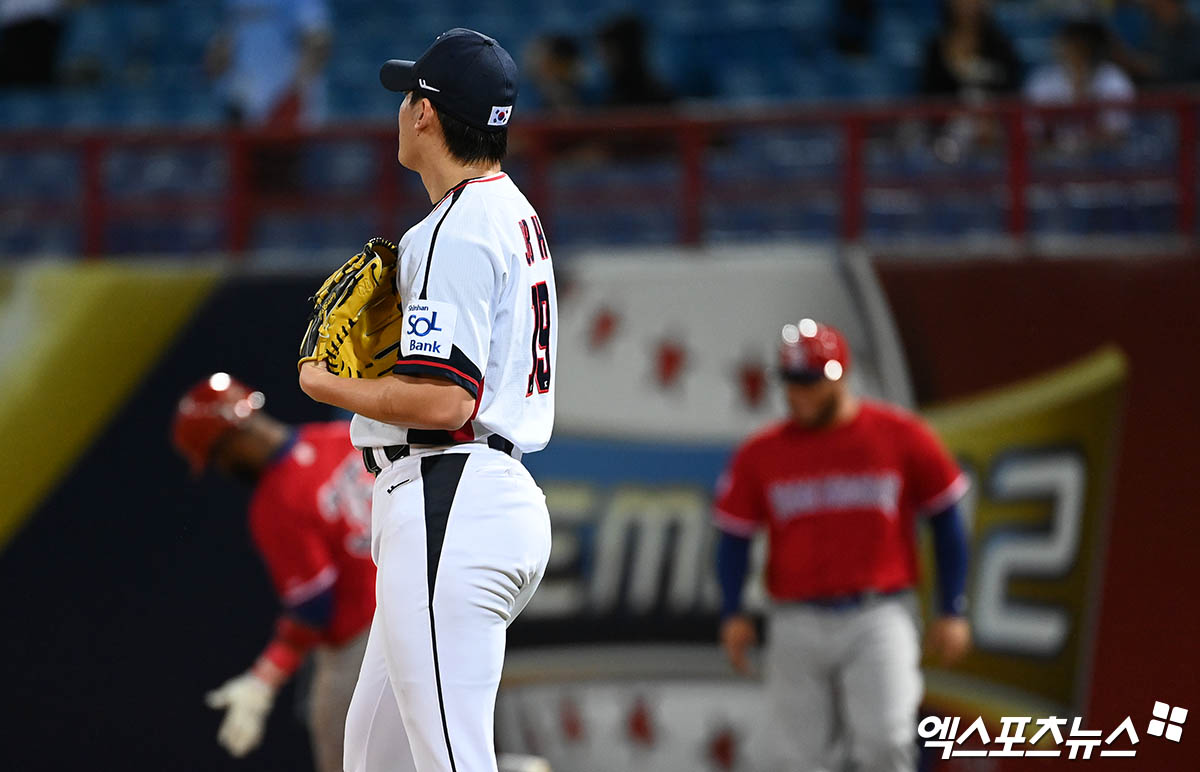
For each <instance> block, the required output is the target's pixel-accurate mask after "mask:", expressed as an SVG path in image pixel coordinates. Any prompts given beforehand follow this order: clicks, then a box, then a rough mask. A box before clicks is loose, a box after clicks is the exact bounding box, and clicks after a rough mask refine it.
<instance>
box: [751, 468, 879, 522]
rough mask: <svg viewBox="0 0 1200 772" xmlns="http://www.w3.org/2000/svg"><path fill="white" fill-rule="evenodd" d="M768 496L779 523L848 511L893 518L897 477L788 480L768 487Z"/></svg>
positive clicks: (836, 476) (849, 475) (875, 476)
mask: <svg viewBox="0 0 1200 772" xmlns="http://www.w3.org/2000/svg"><path fill="white" fill-rule="evenodd" d="M767 496H768V497H769V499H770V501H771V508H772V510H773V511H774V514H775V517H776V518H778V519H779V520H790V519H791V518H794V517H802V516H805V515H819V514H824V513H826V512H836V511H839V510H847V509H874V510H878V511H880V512H882V513H883V514H884V515H887V516H888V517H895V516H896V512H897V511H898V509H899V503H900V476H899V475H898V474H896V473H895V472H881V473H877V474H847V475H829V476H826V477H813V478H809V479H805V480H788V481H787V482H778V483H773V484H771V485H770V486H768V488H767Z"/></svg>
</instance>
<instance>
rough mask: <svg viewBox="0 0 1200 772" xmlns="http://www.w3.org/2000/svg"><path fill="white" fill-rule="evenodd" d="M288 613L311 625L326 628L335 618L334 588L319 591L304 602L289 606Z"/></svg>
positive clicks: (319, 628) (321, 628)
mask: <svg viewBox="0 0 1200 772" xmlns="http://www.w3.org/2000/svg"><path fill="white" fill-rule="evenodd" d="M287 613H288V614H289V615H291V616H293V617H295V618H296V619H297V620H299V621H301V622H303V623H304V624H306V625H309V626H310V627H315V628H316V629H318V630H324V629H325V628H327V627H329V622H330V621H331V620H332V619H333V588H332V587H330V588H328V589H326V590H324V591H322V592H319V593H317V594H316V595H314V596H312V597H311V598H309V599H308V600H306V601H304V602H303V603H298V604H296V605H295V606H288V609H287Z"/></svg>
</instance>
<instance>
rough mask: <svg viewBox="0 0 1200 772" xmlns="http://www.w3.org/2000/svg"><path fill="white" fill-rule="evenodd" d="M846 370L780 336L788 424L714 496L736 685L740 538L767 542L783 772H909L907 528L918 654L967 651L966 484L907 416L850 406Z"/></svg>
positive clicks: (751, 632) (749, 451) (831, 355)
mask: <svg viewBox="0 0 1200 772" xmlns="http://www.w3.org/2000/svg"><path fill="white" fill-rule="evenodd" d="M849 365H850V356H849V349H848V347H847V346H846V342H845V339H844V338H843V337H842V335H841V333H839V332H838V331H837V330H836V329H834V328H832V327H829V326H827V325H822V324H817V323H816V322H814V321H813V320H811V319H804V320H802V321H801V322H800V323H799V324H789V325H787V326H785V327H784V328H783V341H782V344H781V346H780V375H781V377H782V379H783V380H784V382H785V384H786V389H787V403H788V408H789V412H790V417H789V418H788V419H787V420H784V421H781V422H778V423H776V424H773V425H771V426H768V427H766V428H765V429H763V430H762V431H760V432H758V433H757V434H755V435H754V436H752V437H751V438H750V439H749V440H747V441H746V442H745V443H744V444H743V445H742V446H741V447H740V448H738V450H737V452H736V454H735V455H734V457H733V460H732V461H731V463H730V466H729V469H728V470H727V472H726V473H725V475H724V476H723V477H722V480H721V482H720V483H719V485H718V491H717V500H716V507H715V519H716V525H717V528H718V529H719V530H720V537H719V540H718V547H717V573H718V577H719V579H720V583H721V590H722V596H723V603H722V624H721V644H722V646H723V647H724V649H725V651H726V653H727V654H728V656H729V659H730V661H731V662H732V663H733V665H734V667H735V668H736V669H738V670H739V671H741V672H746V671H747V669H748V668H747V662H746V652H747V648H748V647H750V646H751V645H753V644H754V643H755V642H756V634H755V628H754V625H753V623H752V622H751V620H750V619H749V618H748V617H747V616H745V615H744V614H743V613H742V612H741V595H742V586H743V583H744V581H745V577H746V570H747V565H748V554H749V547H750V537H751V536H752V535H753V534H754V532H755V531H756V530H758V529H760V528H765V529H766V531H767V536H768V553H767V566H766V586H767V590H768V593H769V594H770V596H771V599H772V601H773V604H772V610H771V612H770V631H771V645H770V647H769V649H768V651H767V656H766V684H767V694H768V699H769V700H770V702H771V715H772V716H773V717H774V719H773V720H774V721H776V722H777V727H776V730H777V732H778V735H777V737H776V738H775V742H774V749H773V754H772V755H774V756H775V757H776V762H777V764H778V766H777V768H778V769H779V770H787V771H788V772H813V771H815V770H827V769H830V768H833V767H836V766H837V761H836V760H835V759H834V758H832V757H833V755H834V749H835V748H842V749H844V752H845V753H846V754H848V756H849V760H850V761H851V762H853V764H854V765H855V767H854V768H855V769H858V770H864V771H865V770H872V771H874V770H896V771H901V770H912V769H913V765H914V763H915V748H916V746H915V735H916V724H917V707H918V704H919V703H920V700H921V692H922V679H921V673H920V669H919V662H920V658H921V652H920V645H919V642H918V633H917V622H916V616H915V607H916V604H915V602H914V599H913V596H912V587H913V585H914V584H915V583H916V581H917V579H918V563H917V542H916V538H917V534H916V523H917V521H918V520H921V519H928V520H929V522H930V523H931V525H932V527H933V535H934V543H935V548H936V557H937V573H938V577H937V578H938V589H939V596H940V598H939V613H938V616H937V618H936V619H935V620H933V621H932V622H931V624H930V626H929V631H928V634H927V637H926V648H927V649H928V650H929V651H930V653H931V654H932V655H933V656H935V657H936V658H938V659H940V660H941V661H942V662H944V663H947V664H949V663H953V662H955V661H957V660H959V659H960V658H961V657H962V656H963V655H964V654H965V653H966V652H967V649H968V648H969V646H970V629H969V627H968V625H967V621H966V618H965V617H964V616H963V614H964V612H965V595H964V587H965V583H966V564H967V546H966V539H965V536H964V533H963V529H962V523H961V517H960V514H959V511H958V506H957V503H958V501H959V499H960V498H961V497H962V496H963V494H964V493H965V492H966V490H967V481H966V478H965V477H964V476H963V474H962V473H961V472H960V471H959V469H958V466H957V465H956V464H955V462H954V460H953V459H952V458H951V457H950V455H949V453H947V451H946V449H945V448H944V447H943V446H942V444H941V442H940V441H939V440H938V439H937V437H936V436H935V435H934V434H933V432H932V431H931V430H930V429H929V427H927V426H926V425H925V424H924V423H923V422H922V421H921V420H920V419H919V418H917V417H916V416H914V415H912V414H911V413H908V412H905V411H903V410H901V409H899V408H897V407H893V406H890V405H885V404H882V403H878V402H872V401H868V400H863V399H859V398H857V397H856V396H854V394H852V393H851V392H850V391H849V389H848V388H847V385H846V374H847V372H848V369H849Z"/></svg>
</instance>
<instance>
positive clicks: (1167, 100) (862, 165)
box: [0, 93, 1200, 256]
mask: <svg viewBox="0 0 1200 772" xmlns="http://www.w3.org/2000/svg"><path fill="white" fill-rule="evenodd" d="M1113 109H1120V110H1122V111H1128V112H1130V113H1158V114H1170V115H1172V116H1173V118H1174V123H1175V126H1176V130H1175V141H1176V143H1177V147H1176V148H1175V149H1174V157H1175V160H1176V163H1175V166H1174V167H1173V168H1172V169H1171V170H1170V171H1169V172H1165V171H1164V170H1162V169H1147V170H1139V169H1136V168H1134V169H1129V170H1122V171H1121V173H1120V174H1119V175H1115V174H1114V173H1112V172H1101V173H1099V174H1097V173H1096V172H1087V171H1082V170H1079V171H1065V172H1055V173H1054V174H1048V173H1044V172H1041V173H1039V172H1036V171H1035V170H1034V168H1033V164H1032V161H1031V159H1032V156H1033V153H1034V147H1033V142H1032V141H1031V138H1030V136H1029V132H1028V127H1029V125H1030V121H1031V120H1034V119H1040V120H1042V121H1045V122H1047V123H1050V122H1053V121H1056V120H1075V121H1084V120H1089V119H1094V118H1095V117H1096V116H1097V115H1099V114H1100V113H1101V112H1102V111H1104V110H1113ZM1198 115H1200V95H1197V94H1191V93H1177V94H1169V95H1167V94H1164V95H1157V96H1150V97H1146V98H1141V99H1139V100H1137V101H1136V102H1131V103H1122V104H1120V105H1116V104H1109V105H1102V104H1090V105H1078V106H1063V107H1033V106H1030V105H1025V104H1021V103H1015V102H1010V103H996V104H993V105H989V106H986V107H977V108H961V107H958V106H956V105H950V104H938V103H914V104H905V105H890V106H870V107H828V106H821V107H812V106H808V107H796V106H790V107H779V108H774V109H760V110H753V111H746V110H733V109H708V108H706V109H705V110H704V111H703V113H702V114H699V113H695V112H690V111H688V110H686V109H685V110H682V111H679V112H671V113H667V112H614V113H589V114H581V115H577V116H572V117H568V118H556V119H544V118H537V117H531V118H529V119H527V120H526V121H525V122H523V123H521V124H519V125H517V126H515V128H514V132H513V149H514V156H515V157H516V158H518V159H520V161H521V162H523V163H524V164H525V165H526V177H525V179H523V180H522V183H523V186H524V187H525V189H526V192H527V193H528V194H529V197H530V199H531V200H532V201H533V203H534V205H535V206H536V207H537V208H538V209H539V210H540V211H541V213H542V219H543V221H547V222H548V221H550V220H551V217H552V211H551V210H552V209H553V207H554V206H555V204H556V197H555V195H554V193H553V191H552V186H551V181H550V172H551V170H552V168H553V165H554V164H555V162H556V158H557V157H558V155H559V154H560V153H561V152H563V149H564V148H567V147H570V146H571V144H572V143H576V142H580V141H588V140H591V141H605V140H612V139H613V138H614V137H619V138H620V139H621V140H637V139H638V138H652V139H653V141H654V142H655V143H656V144H657V146H658V147H659V151H658V152H659V154H660V155H661V154H662V153H664V152H665V153H667V154H670V153H672V152H673V153H675V157H676V162H677V163H678V164H679V169H680V176H679V179H680V185H681V190H679V191H678V198H677V204H676V206H677V208H678V211H677V223H678V226H677V227H678V231H677V240H678V241H679V242H681V243H684V244H696V243H699V242H700V241H701V240H702V238H703V235H704V233H705V221H704V217H705V204H706V201H707V197H708V195H709V192H710V187H711V185H710V181H709V179H708V178H707V175H706V160H707V159H708V156H709V153H710V152H712V149H713V145H714V142H718V141H719V139H720V138H721V137H722V136H724V135H726V134H728V133H729V132H740V131H747V130H755V129H786V128H789V127H812V126H825V127H829V128H831V129H832V130H833V131H834V132H836V134H837V135H839V136H840V146H841V152H842V156H841V169H840V174H839V175H838V181H839V182H840V184H839V185H838V196H839V197H840V209H841V211H840V227H839V228H838V231H839V234H840V236H841V238H843V239H845V240H848V241H853V240H856V239H858V238H860V237H861V236H862V235H863V232H864V227H865V223H866V217H865V206H864V197H865V193H866V192H867V191H868V190H870V189H915V190H922V189H930V188H936V187H938V186H941V187H943V188H966V189H970V188H976V189H978V188H981V187H995V186H996V185H997V184H1001V185H1003V186H1004V187H1005V188H1006V190H1007V198H1008V217H1007V222H1006V229H1007V231H1008V233H1009V234H1010V235H1011V236H1013V237H1017V238H1020V237H1023V236H1024V235H1026V233H1027V232H1028V230H1029V227H1030V215H1029V206H1028V191H1029V188H1030V186H1031V185H1033V184H1038V183H1053V184H1061V183H1064V182H1072V181H1091V182H1096V181H1105V180H1110V179H1115V180H1118V181H1121V182H1127V183H1128V182H1140V181H1150V180H1152V181H1159V182H1169V183H1171V184H1172V185H1173V186H1174V188H1175V196H1176V198H1175V201H1176V216H1175V230H1176V231H1177V232H1178V233H1181V234H1185V235H1186V236H1187V237H1188V238H1189V239H1196V233H1197V219H1196V218H1197V211H1196V210H1197V179H1196V175H1197V171H1196V170H1197V163H1198V155H1197V143H1198V142H1200V135H1198V126H1197V123H1198ZM963 116H970V117H973V118H975V119H979V120H986V121H990V122H993V123H995V124H996V125H999V126H1002V127H1003V128H1004V131H1003V137H1004V140H1003V141H1004V143H1005V144H1004V147H1005V152H1004V155H1005V164H1004V165H1005V171H1004V173H1003V175H1002V177H999V178H997V179H970V178H951V179H942V180H927V179H922V178H920V177H904V178H898V179H870V178H869V174H868V169H867V159H866V148H867V143H868V142H869V141H870V137H871V132H872V131H874V130H877V129H879V128H881V127H882V128H885V129H886V128H887V127H891V126H896V125H897V124H899V123H901V122H903V121H915V122H938V121H945V120H947V119H950V118H955V117H963ZM668 139H669V141H668ZM348 140H355V141H360V142H364V141H365V142H368V143H370V144H371V145H372V147H373V148H374V149H373V152H374V153H376V154H377V157H378V159H379V163H378V172H377V173H376V179H375V181H374V183H373V184H372V185H371V187H370V188H369V189H365V190H362V191H359V192H357V193H352V194H330V195H328V196H324V197H322V196H320V195H318V196H316V197H315V198H314V195H313V194H312V193H311V192H306V193H305V194H304V195H303V196H294V197H288V196H287V195H284V196H279V195H263V194H261V193H258V192H256V191H254V190H252V188H251V184H250V176H251V175H250V164H251V155H252V153H253V152H254V150H255V148H257V147H260V146H264V145H272V144H297V143H299V144H303V143H309V142H323V141H348ZM180 145H183V146H188V145H201V146H205V145H207V146H217V147H220V148H222V149H223V152H224V153H225V155H226V158H227V163H228V170H229V172H228V182H227V186H226V188H225V189H224V190H223V191H222V192H221V193H219V194H217V195H216V196H215V197H214V196H212V195H210V196H207V197H205V196H194V197H188V198H182V199H180V198H173V199H167V200H156V199H146V200H125V199H117V198H112V197H109V196H108V195H106V193H105V188H104V184H103V170H104V168H105V161H106V159H107V158H108V157H109V156H110V155H111V154H112V153H114V152H117V151H121V150H126V149H137V148H149V147H155V146H180ZM46 148H52V149H57V150H64V149H74V150H77V151H78V152H79V157H80V158H81V164H82V172H81V178H82V179H81V183H82V184H81V185H80V190H81V196H80V198H81V200H80V201H79V202H78V207H77V210H76V213H77V216H78V220H79V222H80V223H81V233H82V240H83V248H84V251H85V253H86V254H87V255H89V256H97V255H102V254H104V253H106V251H107V249H106V243H105V238H106V232H107V228H108V225H109V224H110V223H111V222H113V221H115V220H116V219H118V218H122V217H125V218H128V217H130V216H137V217H154V216H164V215H169V214H171V213H179V212H180V211H187V210H188V209H189V208H190V207H192V208H194V207H201V208H208V209H212V208H221V209H223V210H224V212H225V220H226V224H227V230H226V233H227V245H226V246H227V248H228V250H229V251H230V252H231V253H233V254H235V255H237V254H240V253H241V252H243V251H244V250H245V249H246V247H247V246H248V244H249V243H250V235H251V232H252V229H253V225H254V223H255V221H256V219H257V218H258V217H259V216H261V214H262V213H263V212H266V211H270V210H271V209H273V208H293V209H303V208H304V207H313V206H318V207H319V206H322V205H324V204H334V203H341V204H345V205H348V206H354V207H358V208H359V209H360V210H362V211H371V212H373V213H374V216H375V217H376V218H377V222H378V224H379V228H380V232H391V231H392V230H393V228H392V227H390V225H391V224H392V223H393V222H394V218H395V213H396V210H397V207H398V206H399V205H400V204H401V203H402V200H403V196H404V193H403V192H402V190H401V187H400V185H399V184H398V182H397V175H396V173H395V172H396V162H395V136H394V128H392V126H391V124H386V125H372V126H364V125H337V126H330V127H325V128H320V129H315V130H309V131H304V132H290V131H285V132H280V131H260V132H245V131H234V130H223V129H212V130H197V131H179V130H163V131H152V132H133V131H109V132H99V131H97V132H84V133H78V132H52V133H29V132H25V133H0V153H2V152H14V151H16V152H20V151H26V150H35V149H46ZM663 148H666V149H665V150H664V149H663ZM817 187H820V188H821V189H822V190H828V189H829V185H828V181H825V182H821V183H818V184H817ZM14 207H15V208H23V210H27V211H31V212H36V211H37V209H38V207H37V203H36V202H30V201H24V200H20V199H18V200H17V201H16V202H13V201H12V199H11V198H10V199H9V203H3V202H0V212H3V211H4V209H6V208H7V209H9V210H12V209H13V208H14Z"/></svg>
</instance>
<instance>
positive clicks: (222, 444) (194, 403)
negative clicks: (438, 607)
mask: <svg viewBox="0 0 1200 772" xmlns="http://www.w3.org/2000/svg"><path fill="white" fill-rule="evenodd" d="M263 402H264V399H263V395H262V393H261V392H257V391H251V390H250V389H248V388H247V387H246V386H244V385H243V384H241V383H239V382H238V381H236V380H234V379H233V378H231V377H229V376H228V375H226V374H225V373H216V374H214V375H212V376H211V377H209V378H206V379H205V380H203V381H201V382H200V383H198V384H196V385H195V386H194V387H192V388H191V389H190V390H189V391H188V392H187V393H186V394H185V395H184V396H183V398H182V399H180V401H179V406H178V409H177V410H176V413H175V423H174V427H173V435H174V436H173V439H174V443H175V447H176V448H177V449H178V450H179V452H180V453H181V454H183V456H184V457H185V458H186V459H187V460H188V462H189V463H190V465H191V467H192V471H193V472H194V473H196V474H199V473H200V472H202V471H203V470H204V469H205V468H207V467H208V466H210V465H211V466H213V467H216V468H217V469H218V470H220V471H221V472H223V473H225V474H228V475H230V476H232V477H235V478H237V479H240V480H243V481H245V482H247V483H249V484H251V485H253V486H254V493H253V496H252V498H251V501H250V532H251V534H252V536H253V538H254V543H255V545H256V546H257V548H258V550H259V552H260V553H261V555H262V558H263V560H264V562H265V563H266V565H267V569H268V572H269V573H270V575H271V580H272V582H273V584H274V585H275V590H276V592H277V593H278V594H279V597H280V600H281V601H282V603H283V612H282V613H281V614H280V616H279V620H278V623H277V624H276V628H275V636H274V638H273V639H272V640H271V641H270V643H268V644H267V646H266V648H265V649H264V650H263V652H262V654H261V655H259V657H258V659H257V661H256V662H255V663H254V665H253V667H251V668H250V670H248V671H247V672H245V673H243V674H241V675H238V676H236V677H234V678H232V679H230V680H229V681H227V682H226V683H225V684H224V685H222V686H221V687H220V688H218V689H216V690H215V691H212V692H210V693H209V694H208V696H207V702H208V705H209V706H210V707H212V708H216V709H221V710H225V718H224V720H223V721H222V723H221V728H220V730H219V732H218V735H217V740H218V742H220V743H221V745H222V746H224V747H225V748H226V749H227V750H228V751H229V752H230V753H232V754H233V755H234V756H243V755H245V754H247V753H249V752H250V751H251V750H253V749H254V748H255V747H257V746H258V744H259V742H260V741H261V740H262V735H263V728H264V725H265V723H266V718H267V714H268V712H269V711H270V709H271V705H272V702H273V701H274V697H275V693H276V691H277V690H278V689H279V687H280V686H282V685H283V684H284V682H286V681H287V680H288V679H289V678H290V677H291V676H292V674H293V673H294V672H295V671H296V669H297V668H299V667H300V665H301V663H302V662H303V661H304V659H305V658H306V657H307V656H308V654H309V653H310V652H312V653H313V656H314V658H315V663H314V664H315V669H314V673H313V681H312V692H311V695H310V712H309V717H308V718H309V730H310V735H311V737H312V743H313V755H314V757H315V759H316V769H317V770H318V772H340V770H341V769H342V739H343V736H344V733H345V725H346V711H347V709H348V708H349V705H350V697H351V696H352V695H353V693H354V684H355V683H356V681H357V679H358V671H359V667H360V666H361V664H362V658H363V651H364V649H365V648H366V641H367V631H368V629H369V627H370V624H371V618H372V616H373V615H374V613H375V564H374V563H373V562H372V560H371V523H370V516H371V489H372V485H373V483H374V478H373V477H372V476H371V475H370V474H369V473H367V472H366V470H364V469H363V465H362V454H361V453H360V452H358V451H356V450H355V449H354V447H353V446H352V445H351V444H350V432H349V425H348V424H347V423H346V422H338V423H324V424H322V423H315V424H304V425H302V426H299V427H291V426H287V425H285V424H282V423H280V422H279V421H276V420H275V419H273V418H271V417H270V416H268V415H266V414H265V413H263V412H262V406H263Z"/></svg>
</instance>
